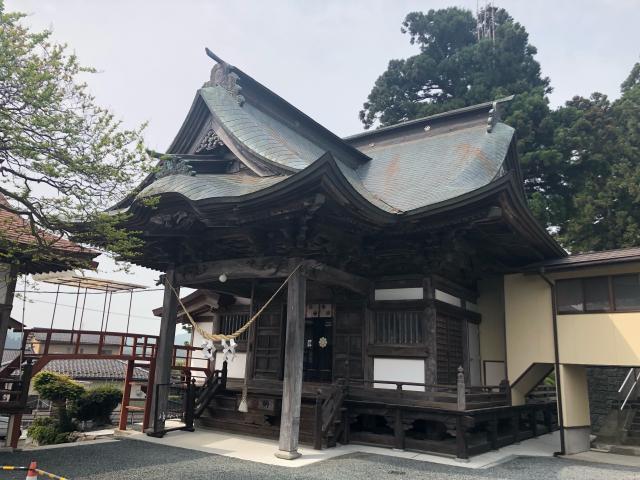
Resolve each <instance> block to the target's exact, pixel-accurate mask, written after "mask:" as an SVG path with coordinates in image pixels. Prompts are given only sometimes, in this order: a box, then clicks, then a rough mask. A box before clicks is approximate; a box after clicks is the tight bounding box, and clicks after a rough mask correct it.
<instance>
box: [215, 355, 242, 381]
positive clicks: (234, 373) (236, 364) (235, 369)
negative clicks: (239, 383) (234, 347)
mask: <svg viewBox="0 0 640 480" xmlns="http://www.w3.org/2000/svg"><path fill="white" fill-rule="evenodd" d="M223 357H224V355H223V354H222V353H221V352H217V353H216V370H222V358H223ZM246 364H247V354H246V353H236V356H235V358H234V359H233V360H230V361H229V362H227V377H229V378H244V370H245V366H246Z"/></svg>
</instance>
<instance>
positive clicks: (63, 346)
mask: <svg viewBox="0 0 640 480" xmlns="http://www.w3.org/2000/svg"><path fill="white" fill-rule="evenodd" d="M119 349H120V346H119V345H104V346H103V347H102V353H103V354H104V355H108V354H109V352H111V353H112V354H114V355H116V354H118V351H119ZM33 350H34V352H35V353H38V354H41V353H44V342H42V343H34V344H33ZM75 350H76V345H75V343H74V344H69V343H51V344H49V353H57V354H61V353H75ZM78 352H80V353H89V354H96V353H98V346H97V345H95V344H91V343H90V344H84V343H81V344H80V349H79V350H78Z"/></svg>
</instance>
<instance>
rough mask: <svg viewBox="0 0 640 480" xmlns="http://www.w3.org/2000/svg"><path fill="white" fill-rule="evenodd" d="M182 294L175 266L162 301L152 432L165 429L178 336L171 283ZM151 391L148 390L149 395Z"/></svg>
mask: <svg viewBox="0 0 640 480" xmlns="http://www.w3.org/2000/svg"><path fill="white" fill-rule="evenodd" d="M167 281H168V282H171V285H173V287H174V288H175V290H176V293H177V295H179V294H180V287H179V286H178V285H177V284H176V275H175V270H174V269H173V268H171V269H169V270H167V273H166V280H165V285H164V300H163V302H162V319H161V320H160V335H159V338H158V349H157V351H156V361H155V372H154V381H153V384H154V390H155V391H154V392H152V395H153V397H152V401H151V421H152V422H153V423H152V425H151V432H148V433H150V434H157V433H160V432H162V431H163V430H164V412H166V410H167V402H168V399H169V389H168V388H167V387H166V384H168V383H169V381H170V380H171V360H172V356H173V343H174V341H175V336H176V314H177V311H178V299H177V296H176V293H174V292H173V290H172V289H171V287H169V283H168V282H167ZM148 394H149V392H147V395H148ZM156 412H157V418H156Z"/></svg>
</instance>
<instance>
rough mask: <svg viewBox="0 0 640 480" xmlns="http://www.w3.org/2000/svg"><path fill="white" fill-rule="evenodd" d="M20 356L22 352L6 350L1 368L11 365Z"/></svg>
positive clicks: (3, 353) (0, 364)
mask: <svg viewBox="0 0 640 480" xmlns="http://www.w3.org/2000/svg"><path fill="white" fill-rule="evenodd" d="M18 356H20V350H4V351H3V352H2V363H0V366H4V365H6V364H8V363H11V362H12V361H13V360H14V359H15V358H17V357H18Z"/></svg>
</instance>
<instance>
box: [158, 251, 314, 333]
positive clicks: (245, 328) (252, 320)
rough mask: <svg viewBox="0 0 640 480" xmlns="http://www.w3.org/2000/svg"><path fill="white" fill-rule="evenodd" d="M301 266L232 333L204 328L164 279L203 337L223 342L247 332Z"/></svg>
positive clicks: (166, 279)
mask: <svg viewBox="0 0 640 480" xmlns="http://www.w3.org/2000/svg"><path fill="white" fill-rule="evenodd" d="M301 266H302V263H299V264H298V265H297V266H296V268H294V269H293V270H291V273H290V274H289V276H288V277H287V278H285V280H284V282H282V285H280V286H279V287H278V289H277V290H276V291H275V292H274V294H273V295H271V297H270V298H269V300H267V301H266V303H265V304H264V305H263V306H262V307H261V308H260V310H258V311H257V312H256V313H255V315H253V316H252V317H251V318H250V319H249V320H247V323H245V324H244V325H242V326H241V327H240V328H239V329H238V330H236V331H235V332H233V333H230V334H223V333H209V332H207V331H206V330H204V329H203V328H202V327H201V326H200V325H198V323H197V322H196V321H195V320H194V319H193V317H192V316H191V314H190V313H189V312H188V311H187V308H186V307H185V306H184V303H182V300H181V299H180V295H179V294H178V292H177V291H176V289H175V288H174V287H173V285H171V282H170V281H169V279H168V278H167V277H165V279H164V281H165V282H167V285H169V288H170V289H171V291H173V293H174V295H175V296H176V298H177V299H178V303H179V304H180V306H181V307H182V310H183V311H184V313H185V315H186V316H187V318H188V319H189V323H191V325H192V326H193V328H195V329H196V331H197V332H198V333H199V334H200V335H202V337H203V338H206V339H207V340H211V341H213V342H223V341H228V340H235V339H236V338H238V337H239V336H240V335H242V334H243V333H244V332H246V331H247V329H248V328H249V327H250V326H251V325H252V324H253V323H254V322H255V321H256V320H257V319H258V317H259V316H260V315H261V314H262V312H264V311H265V309H266V308H267V307H268V306H269V304H270V303H271V302H272V301H273V300H274V299H275V298H276V297H277V296H278V294H279V293H280V292H281V291H282V289H283V288H284V287H285V285H286V284H287V283H289V280H291V277H293V274H294V273H296V272H297V271H298V269H300V267H301Z"/></svg>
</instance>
